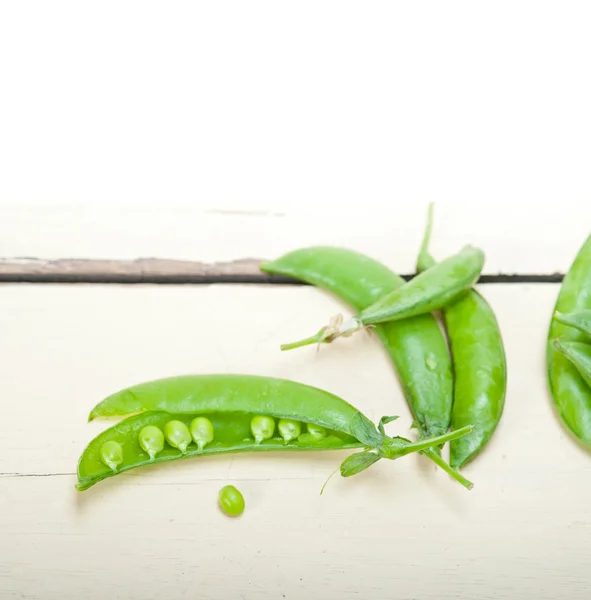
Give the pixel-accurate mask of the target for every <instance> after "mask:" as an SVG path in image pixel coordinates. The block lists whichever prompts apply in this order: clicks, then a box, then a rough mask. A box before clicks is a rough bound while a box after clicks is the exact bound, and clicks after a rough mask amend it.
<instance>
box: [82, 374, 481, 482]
mask: <svg viewBox="0 0 591 600" xmlns="http://www.w3.org/2000/svg"><path fill="white" fill-rule="evenodd" d="M202 378H205V379H204V380H203V379H202ZM206 381H209V384H211V386H210V385H206ZM223 381H224V377H223V376H219V378H218V377H216V376H207V375H204V376H199V375H195V376H185V377H181V378H168V379H165V380H157V381H154V382H148V383H145V384H140V385H138V386H134V387H133V388H129V389H126V390H122V391H121V392H119V394H115V395H113V396H110V399H109V402H107V403H104V404H103V403H101V404H102V407H101V409H98V408H96V407H95V414H97V413H98V412H100V411H102V410H104V411H105V412H110V411H116V412H118V414H125V411H127V408H130V407H131V408H132V410H129V411H128V412H130V413H131V412H133V413H137V412H138V406H142V407H143V409H140V411H139V414H133V415H131V416H129V417H127V418H125V419H123V420H122V421H120V422H119V423H117V425H115V426H113V427H110V428H109V429H107V430H105V431H103V432H102V433H101V434H99V435H98V436H97V437H96V438H95V439H94V440H92V441H91V442H90V443H89V444H88V446H87V447H86V449H85V450H84V452H83V453H82V456H81V457H80V460H79V463H78V484H77V488H78V489H79V490H85V489H88V488H89V487H91V486H93V485H94V484H96V483H97V482H99V481H101V480H103V479H105V478H106V477H110V476H113V475H115V472H114V471H113V470H112V469H110V468H108V467H107V466H106V465H105V464H104V463H103V462H102V461H101V460H100V458H99V452H97V449H100V448H102V447H104V445H105V444H106V443H108V442H115V443H117V444H119V445H120V446H122V447H123V446H124V447H125V453H124V456H123V460H122V462H121V463H120V464H119V465H118V468H117V473H122V472H125V471H128V470H130V469H134V468H138V467H142V466H145V465H149V464H154V463H160V462H165V461H169V460H176V459H180V458H189V457H195V456H207V455H213V454H223V453H231V452H248V451H252V452H268V451H277V450H283V451H297V450H302V451H303V450H346V449H353V448H358V449H362V452H367V451H371V453H372V454H374V455H375V456H377V459H376V460H379V459H381V458H386V459H389V460H395V459H397V458H400V457H402V456H405V455H407V454H410V453H413V452H420V451H422V450H425V449H427V448H429V447H430V446H432V445H438V444H442V443H445V442H446V441H448V440H451V439H455V438H456V437H459V436H462V435H466V434H467V433H468V432H469V431H470V428H464V429H463V430H460V431H454V432H450V433H447V434H445V435H442V436H437V437H432V438H428V439H424V440H421V441H419V442H414V443H413V442H411V441H410V440H407V439H405V438H402V437H389V436H386V435H384V434H383V433H382V432H381V431H379V430H377V429H376V427H375V425H374V424H373V423H372V422H371V421H370V420H369V419H368V418H367V417H365V416H364V415H363V414H362V413H361V412H360V411H359V410H358V409H356V408H355V407H354V406H352V405H351V404H349V403H348V402H346V401H345V400H343V399H342V398H339V397H338V396H335V395H334V394H330V393H329V392H326V391H323V390H320V389H318V388H314V387H311V386H306V385H304V384H300V383H297V382H294V381H290V380H285V379H284V380H281V379H275V378H264V377H259V376H248V375H239V376H229V378H228V379H226V380H225V385H226V386H227V388H228V389H227V391H228V393H227V394H222V396H223V399H222V397H221V396H219V395H218V392H220V391H221V387H222V385H223ZM255 390H256V391H257V393H256V394H255V393H253V394H252V395H249V394H248V393H246V391H250V392H254V391H255ZM271 390H273V392H274V393H272V394H270V393H269V392H270V391H271ZM179 406H182V407H183V409H184V412H174V413H171V412H167V411H166V410H161V409H162V408H168V409H170V410H177V409H178V408H179ZM126 407H127V408H126ZM197 417H204V418H206V419H208V420H209V421H211V423H212V426H213V430H214V432H215V436H214V439H213V440H212V442H211V443H208V444H207V445H206V446H205V447H204V448H203V449H201V450H200V449H199V448H198V447H197V446H196V444H192V443H189V444H187V445H186V447H185V448H184V450H183V446H184V443H185V441H186V432H185V429H186V430H187V432H188V431H189V424H190V423H191V422H193V420H194V419H195V418H197ZM257 417H263V419H256V418H257ZM255 419H256V420H255ZM266 420H270V421H273V423H275V422H276V421H279V420H293V421H298V422H300V423H314V424H315V425H317V426H320V427H323V428H325V435H324V436H323V437H319V436H314V435H310V433H303V434H301V435H300V436H299V437H298V438H297V439H294V440H291V441H290V442H289V444H286V443H285V441H284V439H283V438H281V437H274V436H273V433H271V437H269V432H270V431H271V428H270V425H269V423H268V422H266ZM253 421H255V422H254V424H253ZM171 423H172V424H173V425H170V424H171ZM147 426H154V427H157V428H159V429H161V430H163V431H164V434H165V436H166V440H167V442H168V445H166V446H165V447H164V449H163V450H162V452H160V453H159V454H158V455H157V456H156V457H155V458H154V459H153V460H152V459H150V458H149V457H146V452H145V451H144V450H143V449H142V447H141V445H140V443H139V440H138V437H139V436H138V434H139V432H140V431H141V430H142V429H144V428H145V427H147ZM167 426H168V430H167ZM273 430H274V426H273ZM173 434H174V435H173ZM257 435H259V436H261V439H259V440H257V439H256V436H257ZM189 438H190V434H189ZM179 440H180V441H179ZM171 441H172V442H173V444H171V443H170V442H171ZM175 446H176V447H175ZM367 466H369V464H368V465H367ZM342 474H343V476H348V471H347V469H345V470H344V471H342Z"/></svg>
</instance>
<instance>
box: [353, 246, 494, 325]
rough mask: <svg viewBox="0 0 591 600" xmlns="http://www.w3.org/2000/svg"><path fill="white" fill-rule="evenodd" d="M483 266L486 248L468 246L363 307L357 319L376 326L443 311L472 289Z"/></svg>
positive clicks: (363, 323)
mask: <svg viewBox="0 0 591 600" xmlns="http://www.w3.org/2000/svg"><path fill="white" fill-rule="evenodd" d="M483 267H484V253H483V252H482V250H480V249H478V248H474V247H473V246H466V247H465V248H463V249H462V250H461V251H460V252H458V253H457V254H455V255H453V256H450V257H448V258H446V259H445V260H443V261H441V262H440V263H437V264H436V265H434V266H433V268H431V269H429V270H427V271H424V272H423V273H420V274H419V275H417V276H416V277H413V278H412V279H411V280H410V281H409V282H408V283H406V284H405V285H403V286H402V287H400V288H398V289H396V290H394V291H393V292H391V293H390V294H387V295H386V296H383V297H382V298H380V299H379V300H378V301H377V302H376V303H375V304H372V305H371V306H369V307H368V308H366V309H364V310H362V311H361V312H360V313H359V315H358V316H357V320H358V321H359V322H360V323H361V324H362V325H373V324H374V323H383V322H384V321H392V320H394V319H407V318H408V317H414V316H417V315H422V314H425V313H430V312H433V311H435V310H439V309H441V308H443V307H445V306H446V305H447V304H449V303H450V302H452V301H453V300H455V299H456V298H458V297H459V296H461V295H462V294H463V293H464V292H466V291H467V290H469V289H470V288H471V287H472V286H473V285H474V284H475V283H476V282H477V281H478V279H479V277H480V272H481V271H482V268H483Z"/></svg>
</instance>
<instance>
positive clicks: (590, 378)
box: [554, 340, 591, 417]
mask: <svg viewBox="0 0 591 600" xmlns="http://www.w3.org/2000/svg"><path fill="white" fill-rule="evenodd" d="M554 347H555V348H556V349H557V350H559V351H560V352H561V353H562V354H563V355H564V356H566V358H568V360H570V362H571V363H572V364H573V365H575V367H576V368H577V371H578V372H579V373H580V374H581V377H582V378H583V379H584V380H585V381H586V382H587V385H588V386H589V388H590V389H591V344H585V343H583V342H563V341H561V340H554ZM589 408H590V417H591V407H589Z"/></svg>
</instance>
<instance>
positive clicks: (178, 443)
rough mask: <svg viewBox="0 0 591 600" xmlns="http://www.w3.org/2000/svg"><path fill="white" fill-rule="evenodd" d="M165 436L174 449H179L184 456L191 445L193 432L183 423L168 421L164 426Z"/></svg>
mask: <svg viewBox="0 0 591 600" xmlns="http://www.w3.org/2000/svg"><path fill="white" fill-rule="evenodd" d="M164 436H165V437H166V441H167V442H168V443H169V444H170V445H171V446H172V447H173V448H178V449H179V450H180V451H181V452H182V453H183V454H184V453H185V452H186V451H187V446H188V445H189V444H190V443H191V432H190V431H189V428H188V427H187V426H186V425H185V424H184V423H183V422H182V421H168V423H167V424H166V425H165V426H164Z"/></svg>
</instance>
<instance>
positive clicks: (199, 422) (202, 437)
mask: <svg viewBox="0 0 591 600" xmlns="http://www.w3.org/2000/svg"><path fill="white" fill-rule="evenodd" d="M191 436H192V437H193V441H194V442H195V443H196V444H197V448H199V451H201V450H203V448H205V446H206V445H207V444H210V443H211V442H213V423H212V422H211V421H210V420H209V419H208V418H207V417H195V418H194V419H193V420H192V421H191Z"/></svg>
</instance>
